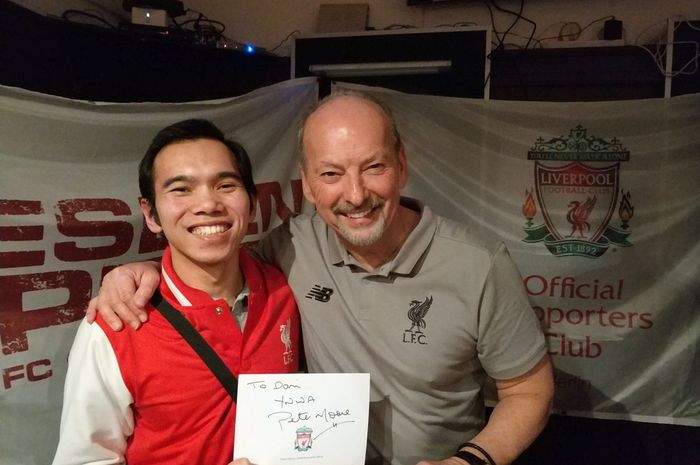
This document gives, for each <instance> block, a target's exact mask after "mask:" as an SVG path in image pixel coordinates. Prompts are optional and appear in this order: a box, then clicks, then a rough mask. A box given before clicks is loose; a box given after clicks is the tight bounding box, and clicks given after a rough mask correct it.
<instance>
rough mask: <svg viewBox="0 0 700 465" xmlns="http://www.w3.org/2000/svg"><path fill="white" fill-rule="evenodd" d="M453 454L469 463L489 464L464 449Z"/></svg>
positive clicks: (473, 464) (477, 464)
mask: <svg viewBox="0 0 700 465" xmlns="http://www.w3.org/2000/svg"><path fill="white" fill-rule="evenodd" d="M454 456H455V457H458V458H460V459H462V460H464V461H465V462H467V463H468V464H469V465H489V463H488V462H487V461H486V460H484V459H482V458H480V457H479V456H477V455H474V454H472V453H471V452H467V451H466V450H458V451H457V452H455V454H454Z"/></svg>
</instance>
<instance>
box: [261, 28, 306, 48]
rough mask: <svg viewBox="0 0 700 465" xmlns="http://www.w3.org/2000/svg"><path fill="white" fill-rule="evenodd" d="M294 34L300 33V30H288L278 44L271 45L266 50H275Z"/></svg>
mask: <svg viewBox="0 0 700 465" xmlns="http://www.w3.org/2000/svg"><path fill="white" fill-rule="evenodd" d="M294 34H301V31H300V30H299V29H294V30H293V31H292V32H290V33H289V34H287V37H285V38H284V39H282V41H281V42H280V43H279V44H277V45H275V46H274V47H272V48H271V49H269V50H268V51H269V52H270V53H272V52H274V51H275V50H277V49H278V48H280V47H281V46H282V45H283V44H284V43H285V42H287V41H288V40H289V39H290V38H291V37H292V36H293V35H294Z"/></svg>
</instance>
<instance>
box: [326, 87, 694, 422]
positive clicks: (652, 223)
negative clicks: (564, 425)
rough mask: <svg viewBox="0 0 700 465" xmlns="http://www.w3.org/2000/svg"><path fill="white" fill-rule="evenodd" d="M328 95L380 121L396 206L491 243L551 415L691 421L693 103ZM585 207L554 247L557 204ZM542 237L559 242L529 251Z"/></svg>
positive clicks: (563, 223) (559, 220) (563, 217)
mask: <svg viewBox="0 0 700 465" xmlns="http://www.w3.org/2000/svg"><path fill="white" fill-rule="evenodd" d="M337 87H341V88H342V87H345V88H350V89H353V88H356V89H357V88H359V89H364V90H366V91H370V92H371V93H374V94H376V95H377V96H378V97H379V98H381V99H382V100H384V101H385V102H386V103H388V104H389V106H390V107H391V108H392V110H393V111H394V113H395V116H396V119H397V121H398V126H399V130H400V132H401V134H402V137H403V140H404V143H405V145H406V150H407V155H408V161H409V166H410V170H409V186H408V188H407V190H406V193H407V194H409V195H411V196H414V197H417V198H420V199H423V200H425V201H426V202H427V203H429V204H430V205H431V206H432V207H433V209H434V210H436V211H437V212H439V213H441V214H443V215H445V216H448V217H452V218H455V219H458V220H462V221H463V222H465V223H467V224H470V225H472V226H473V227H474V228H476V229H478V230H481V231H482V232H483V233H484V234H487V235H498V236H500V237H502V238H503V239H504V240H505V242H506V244H507V245H508V248H509V250H510V251H511V255H512V256H513V258H514V259H515V261H516V263H517V264H518V267H519V269H520V272H521V274H522V275H523V278H524V281H525V283H526V288H527V289H528V291H529V293H530V298H531V302H532V304H533V308H535V310H536V311H537V313H538V315H539V316H541V320H542V321H543V324H544V326H545V331H546V333H547V334H548V342H549V347H550V352H551V353H552V356H553V361H554V365H555V368H556V387H557V390H556V397H555V410H556V411H558V412H560V413H570V414H574V415H579V416H593V417H599V418H618V419H632V420H639V421H649V422H659V423H672V424H683V425H695V426H698V425H700V353H699V351H700V188H699V187H698V186H699V184H698V180H699V179H700V95H689V96H684V97H677V98H673V99H669V100H663V99H651V100H637V101H619V102H596V103H544V102H506V101H483V100H466V99H456V98H445V97H434V96H415V95H408V94H401V93H396V92H391V91H387V90H382V89H371V88H367V87H360V86H353V85H349V84H340V85H338V86H337ZM573 160H578V161H573ZM538 163H539V165H540V173H539V175H538V176H537V177H536V172H535V166H536V164H538ZM572 163H574V165H571V164H572ZM567 166H568V167H567ZM562 167H567V168H565V169H564V170H563V171H559V172H556V170H553V169H552V168H558V169H560V170H561V168H562ZM605 168H608V171H607V172H606V171H601V170H604V169H605ZM564 174H566V175H567V176H564ZM526 191H527V192H532V199H533V202H532V204H531V206H530V211H528V213H529V214H530V216H531V217H532V218H531V220H530V221H529V222H530V223H531V225H530V226H529V227H528V226H527V223H528V219H527V218H526V216H525V215H524V210H526V208H525V207H524V204H525V203H526V199H527V195H526ZM594 196H595V198H596V203H595V206H594V208H593V209H592V210H591V211H590V212H589V214H588V217H587V222H588V224H589V227H590V229H588V228H586V227H585V225H583V226H581V228H582V232H583V234H582V235H583V237H580V236H581V234H579V232H580V230H579V229H576V230H575V233H574V235H573V236H572V237H571V238H568V237H567V236H568V235H569V234H570V233H571V232H572V230H573V224H574V223H570V222H569V221H568V220H567V214H568V213H569V211H570V210H571V209H572V206H571V202H575V201H577V202H579V203H580V204H581V205H583V204H584V203H585V202H586V200H588V199H589V198H592V197H594ZM623 196H624V197H626V198H627V201H628V205H629V206H630V207H631V209H630V208H623V210H626V211H625V212H623V213H622V215H624V217H625V218H627V217H628V216H630V215H631V217H630V218H628V220H627V221H626V222H625V223H626V224H623V221H622V216H621V212H620V204H621V203H624V201H623V199H622V197H623ZM532 205H534V212H533V210H532ZM543 205H544V208H543ZM630 211H632V213H630ZM533 213H534V214H533ZM545 214H546V215H547V216H548V217H549V220H548V222H547V221H546V220H545V217H544V215H545ZM582 214H583V215H584V216H585V213H582ZM579 221H580V220H579ZM576 224H581V223H576ZM548 225H551V226H549V227H548V228H547V226H548ZM625 226H626V227H625ZM526 229H527V231H526ZM543 231H544V232H546V233H549V234H550V235H551V236H557V235H558V236H560V238H559V239H557V238H556V237H551V236H550V238H549V239H544V240H542V241H537V242H535V240H536V239H538V238H539V236H541V235H542V232H543ZM606 238H607V239H606ZM526 239H529V240H530V241H529V242H528V241H526ZM606 245H607V248H606V247H605V246H606ZM548 246H549V247H548ZM550 248H551V249H552V250H551V251H550Z"/></svg>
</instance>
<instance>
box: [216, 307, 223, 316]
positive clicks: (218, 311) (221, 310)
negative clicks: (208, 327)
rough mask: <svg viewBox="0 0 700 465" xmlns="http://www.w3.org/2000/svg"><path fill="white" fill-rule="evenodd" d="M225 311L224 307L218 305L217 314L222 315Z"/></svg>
mask: <svg viewBox="0 0 700 465" xmlns="http://www.w3.org/2000/svg"><path fill="white" fill-rule="evenodd" d="M223 311H224V309H222V308H221V307H216V314H217V315H221V314H222V313H223Z"/></svg>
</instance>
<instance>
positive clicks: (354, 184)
mask: <svg viewBox="0 0 700 465" xmlns="http://www.w3.org/2000/svg"><path fill="white" fill-rule="evenodd" d="M366 199H367V186H366V185H365V180H364V178H363V177H362V174H361V173H348V174H347V183H346V185H345V200H346V201H347V202H348V203H350V204H351V205H353V206H356V207H359V206H361V205H362V204H363V203H365V200H366Z"/></svg>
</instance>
